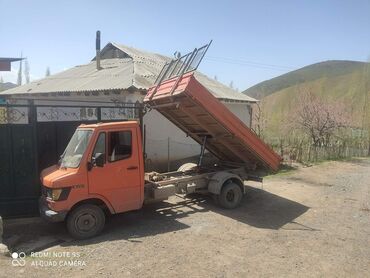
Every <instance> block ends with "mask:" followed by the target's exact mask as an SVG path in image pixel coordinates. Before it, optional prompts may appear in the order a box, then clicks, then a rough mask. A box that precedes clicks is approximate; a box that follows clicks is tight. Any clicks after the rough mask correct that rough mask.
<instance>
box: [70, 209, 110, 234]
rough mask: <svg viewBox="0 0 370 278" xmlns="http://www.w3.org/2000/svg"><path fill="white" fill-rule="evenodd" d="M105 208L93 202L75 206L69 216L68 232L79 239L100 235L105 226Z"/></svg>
mask: <svg viewBox="0 0 370 278" xmlns="http://www.w3.org/2000/svg"><path fill="white" fill-rule="evenodd" d="M104 224H105V214H104V212H103V210H102V209H101V208H100V207H98V206H96V205H91V204H85V205H81V206H79V207H77V208H75V209H74V210H73V211H72V212H71V213H70V214H69V215H68V217H67V229H68V232H69V233H70V234H71V235H72V236H73V237H74V238H77V239H86V238H90V237H94V236H96V235H98V234H99V233H100V232H101V231H102V230H103V228H104Z"/></svg>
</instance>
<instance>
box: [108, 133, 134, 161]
mask: <svg viewBox="0 0 370 278" xmlns="http://www.w3.org/2000/svg"><path fill="white" fill-rule="evenodd" d="M131 154H132V134H131V131H129V130H125V131H113V132H109V133H108V161H109V162H115V161H119V160H123V159H127V158H130V157H131Z"/></svg>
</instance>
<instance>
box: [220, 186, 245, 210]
mask: <svg viewBox="0 0 370 278" xmlns="http://www.w3.org/2000/svg"><path fill="white" fill-rule="evenodd" d="M242 197H243V192H242V190H241V189H240V186H239V185H237V184H236V183H233V182H230V183H228V184H225V185H224V186H223V187H222V190H221V193H220V195H218V203H219V204H220V206H221V207H223V208H226V209H233V208H236V207H237V206H239V205H240V202H241V201H242Z"/></svg>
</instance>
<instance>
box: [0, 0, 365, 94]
mask: <svg viewBox="0 0 370 278" xmlns="http://www.w3.org/2000/svg"><path fill="white" fill-rule="evenodd" d="M0 11H1V13H0V38H1V43H0V57H17V56H20V54H21V53H23V56H25V57H27V59H28V61H29V65H30V72H31V79H32V80H35V79H39V78H43V77H44V76H45V72H46V68H47V67H50V71H51V73H52V74H53V73H57V72H60V71H63V70H66V69H68V68H71V67H73V66H76V65H80V64H85V63H88V62H89V61H90V60H91V59H92V58H93V57H94V56H95V33H96V30H100V31H101V37H102V47H104V45H105V44H107V43H108V42H116V43H121V44H125V45H128V46H132V47H137V48H140V49H143V50H147V51H151V52H156V53H160V54H163V55H167V56H172V55H173V53H174V52H175V51H180V52H181V53H183V54H184V53H186V52H189V51H191V50H193V49H194V48H195V47H199V46H202V45H204V44H206V43H207V42H208V41H209V40H211V39H212V40H213V43H212V45H211V47H210V49H209V51H208V53H207V54H206V57H205V58H204V60H203V61H202V63H201V65H200V67H199V70H200V71H202V72H203V73H205V74H207V75H208V76H210V77H212V78H214V77H215V76H217V79H218V80H219V81H221V82H223V83H224V84H226V85H230V83H231V82H232V84H233V87H234V88H236V89H238V90H240V91H243V90H245V89H247V88H248V87H250V86H252V85H254V84H257V83H259V82H262V81H264V80H267V79H270V78H273V77H276V76H279V75H281V74H284V73H286V72H289V71H291V70H294V69H298V68H301V67H304V66H306V65H309V64H313V63H317V62H321V61H326V60H356V61H369V59H370V0H356V1H350V0H348V1H344V0H336V1H329V0H327V1H326V0H321V1H319V0H318V1H315V0H311V1H309V0H307V1H299V0H296V1H293V0H292V1H284V0H280V1H264V0H261V1H246V0H245V1H236V0H228V1H226V0H225V1H221V0H219V1H217V0H213V1H211V0H205V1H201V0H198V1H194V0H187V1H177V0H176V1H175V0H172V1H170V0H168V1H167V0H162V1H160V0H152V1H150V0H148V1H144V0H137V1H128V0H127V1H125V0H122V1H116V0H106V1H95V0H90V1H87V0H74V1H72V0H64V1H51V0H48V1H46V0H33V1H27V0H24V1H20V0H0ZM18 66H19V65H18V64H17V63H13V70H12V72H8V73H6V72H0V76H2V78H3V80H4V82H7V81H10V82H16V76H17V70H18Z"/></svg>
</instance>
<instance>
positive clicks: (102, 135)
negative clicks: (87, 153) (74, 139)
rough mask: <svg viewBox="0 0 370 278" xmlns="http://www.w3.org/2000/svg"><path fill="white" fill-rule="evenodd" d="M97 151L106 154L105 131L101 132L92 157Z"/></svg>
mask: <svg viewBox="0 0 370 278" xmlns="http://www.w3.org/2000/svg"><path fill="white" fill-rule="evenodd" d="M97 153H102V154H104V155H105V133H104V132H102V133H100V134H99V137H98V140H97V141H96V144H95V148H94V151H93V153H92V157H95V156H96V154H97Z"/></svg>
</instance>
